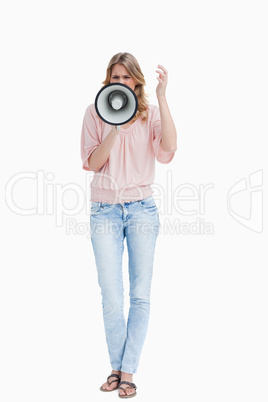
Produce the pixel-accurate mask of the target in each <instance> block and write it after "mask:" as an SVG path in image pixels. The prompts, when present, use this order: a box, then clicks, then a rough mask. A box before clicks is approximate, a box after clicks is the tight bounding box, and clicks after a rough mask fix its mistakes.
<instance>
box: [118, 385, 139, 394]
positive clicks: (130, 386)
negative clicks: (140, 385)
mask: <svg viewBox="0 0 268 402" xmlns="http://www.w3.org/2000/svg"><path fill="white" fill-rule="evenodd" d="M121 384H127V385H129V386H128V387H126V388H123V387H120V385H121ZM127 388H135V392H133V394H129V395H127V393H126V389H127ZM118 389H122V390H123V391H125V395H120V394H118V396H119V398H132V397H133V396H136V395H137V392H136V389H137V387H136V385H135V384H134V383H133V382H128V381H121V382H120V383H119V384H118Z"/></svg>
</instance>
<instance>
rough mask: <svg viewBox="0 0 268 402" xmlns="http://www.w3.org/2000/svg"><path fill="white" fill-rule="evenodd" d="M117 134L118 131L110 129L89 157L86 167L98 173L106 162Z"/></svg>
mask: <svg viewBox="0 0 268 402" xmlns="http://www.w3.org/2000/svg"><path fill="white" fill-rule="evenodd" d="M118 134H119V131H117V130H116V129H115V127H113V128H112V130H111V131H110V133H109V134H108V135H107V137H106V138H105V139H104V140H103V141H102V143H101V144H100V146H98V148H96V149H94V151H93V152H92V154H91V155H90V157H89V158H88V165H89V168H90V169H91V170H93V171H94V172H98V171H99V170H100V169H101V168H102V166H103V165H104V164H105V163H106V162H107V159H108V158H109V155H110V152H111V149H112V147H113V145H114V143H115V140H116V138H117V136H118Z"/></svg>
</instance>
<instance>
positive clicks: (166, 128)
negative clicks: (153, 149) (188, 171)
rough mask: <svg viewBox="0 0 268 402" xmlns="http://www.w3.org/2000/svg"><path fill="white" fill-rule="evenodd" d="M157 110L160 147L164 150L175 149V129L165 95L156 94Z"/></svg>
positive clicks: (170, 150)
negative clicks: (159, 123) (159, 118)
mask: <svg viewBox="0 0 268 402" xmlns="http://www.w3.org/2000/svg"><path fill="white" fill-rule="evenodd" d="M157 99H158V104H159V111H160V117H161V138H162V142H161V147H162V148H163V149H164V151H167V152H173V151H176V150H177V131H176V127H175V124H174V122H173V119H172V116H171V113H170V110H169V107H168V103H167V100H166V97H165V96H158V97H157Z"/></svg>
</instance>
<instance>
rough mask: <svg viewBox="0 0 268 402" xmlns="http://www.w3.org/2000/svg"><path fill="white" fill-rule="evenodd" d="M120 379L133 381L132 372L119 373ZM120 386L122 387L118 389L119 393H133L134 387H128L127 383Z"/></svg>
mask: <svg viewBox="0 0 268 402" xmlns="http://www.w3.org/2000/svg"><path fill="white" fill-rule="evenodd" d="M121 381H128V382H132V383H133V374H128V373H124V372H122V373H121ZM120 387H122V388H124V389H119V395H131V394H135V392H136V390H135V388H128V387H129V385H127V384H122V385H120Z"/></svg>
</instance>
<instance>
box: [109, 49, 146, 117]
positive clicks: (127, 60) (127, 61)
mask: <svg viewBox="0 0 268 402" xmlns="http://www.w3.org/2000/svg"><path fill="white" fill-rule="evenodd" d="M115 64H122V65H123V66H124V67H125V68H126V69H127V71H128V73H129V74H130V76H131V77H132V78H133V79H134V80H135V81H136V82H137V84H136V88H135V90H134V92H135V94H136V96H137V99H138V110H137V113H136V115H135V117H134V118H133V119H132V121H133V122H134V121H135V120H136V119H137V118H138V117H139V116H142V120H143V121H146V120H147V118H148V111H147V108H148V100H147V99H146V97H148V95H147V94H146V93H145V91H144V86H145V85H146V82H145V79H144V75H143V73H142V71H141V68H140V66H139V63H138V61H137V59H136V58H135V57H134V56H132V54H130V53H126V52H124V53H117V54H115V55H114V56H113V57H112V58H111V60H110V62H109V64H108V67H107V71H106V78H105V80H104V81H103V85H107V84H109V83H110V79H111V74H112V68H113V66H114V65H115Z"/></svg>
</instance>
